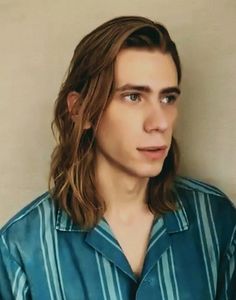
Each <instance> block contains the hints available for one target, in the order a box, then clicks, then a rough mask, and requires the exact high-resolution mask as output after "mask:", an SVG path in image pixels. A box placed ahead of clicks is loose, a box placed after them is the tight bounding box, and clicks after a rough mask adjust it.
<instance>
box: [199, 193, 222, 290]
mask: <svg viewBox="0 0 236 300" xmlns="http://www.w3.org/2000/svg"><path fill="white" fill-rule="evenodd" d="M199 199H200V209H201V217H202V220H203V228H204V233H205V237H206V242H207V245H208V247H207V253H208V257H209V258H212V260H213V263H211V264H210V266H209V269H211V273H212V275H213V284H214V291H216V284H217V265H218V264H217V258H216V254H215V249H214V242H213V240H212V235H211V231H210V224H209V219H208V216H207V212H206V211H207V208H206V203H205V201H204V200H205V197H204V195H203V194H199ZM210 249H211V250H212V251H211V253H210V252H209V251H210Z"/></svg>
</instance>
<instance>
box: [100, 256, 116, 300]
mask: <svg viewBox="0 0 236 300" xmlns="http://www.w3.org/2000/svg"><path fill="white" fill-rule="evenodd" d="M102 262H103V266H104V270H105V274H106V282H107V287H108V292H109V295H110V298H111V299H112V300H113V299H114V300H116V299H117V297H116V291H115V286H114V280H113V275H112V270H111V264H110V263H109V262H108V261H107V260H106V258H104V257H103V258H102Z"/></svg>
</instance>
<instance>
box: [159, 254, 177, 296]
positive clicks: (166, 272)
mask: <svg viewBox="0 0 236 300" xmlns="http://www.w3.org/2000/svg"><path fill="white" fill-rule="evenodd" d="M168 252H169V251H166V252H165V253H164V254H163V255H162V257H161V260H162V262H163V277H164V282H163V283H164V285H165V287H166V291H167V299H168V300H176V299H174V291H173V286H172V284H171V283H172V282H171V276H170V266H169V262H168Z"/></svg>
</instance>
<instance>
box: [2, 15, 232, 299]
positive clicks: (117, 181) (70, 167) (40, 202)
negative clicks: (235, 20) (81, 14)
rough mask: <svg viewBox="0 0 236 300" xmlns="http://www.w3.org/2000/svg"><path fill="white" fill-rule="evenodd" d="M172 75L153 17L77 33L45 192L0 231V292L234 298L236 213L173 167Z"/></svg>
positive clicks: (176, 69)
mask: <svg viewBox="0 0 236 300" xmlns="http://www.w3.org/2000/svg"><path fill="white" fill-rule="evenodd" d="M180 80H181V68H180V61H179V56H178V53H177V50H176V47H175V44H174V42H173V41H172V40H171V39H170V36H169V34H168V32H167V30H166V29H165V28H164V27H163V26H162V25H160V24H158V23H155V22H152V21H151V20H148V19H146V18H142V17H120V18H116V19H113V20H111V21H109V22H106V23H104V24H103V25H101V26H99V27H98V28H96V29H95V30H94V31H92V32H91V33H90V34H88V35H87V36H85V37H84V38H83V39H82V41H81V42H80V43H79V44H78V46H77V48H76V49H75V52H74V56H73V58H72V61H71V64H70V67H69V70H68V75H67V78H66V80H65V82H64V83H63V85H62V87H61V90H60V93H59V95H58V99H57V101H56V105H55V119H54V122H53V124H54V126H56V128H57V131H58V145H57V147H56V148H55V150H54V152H53V155H52V163H51V173H50V182H52V188H50V193H45V194H44V195H42V196H40V197H39V198H38V199H36V200H35V201H34V202H32V203H31V204H29V205H28V206H27V207H26V208H24V209H23V210H22V211H21V212H19V213H18V214H17V215H16V216H15V217H14V218H13V219H11V220H10V221H9V222H8V223H7V224H6V225H5V226H4V227H3V228H2V230H1V240H0V278H1V279H0V297H1V299H3V300H10V299H34V300H42V299H43V300H55V299H56V300H60V299H68V300H74V299H79V300H103V299H106V300H109V299H111V300H131V299H139V300H144V299H149V300H152V299H165V300H167V299H168V300H178V299H179V300H194V299H196V300H203V299H204V300H205V299H206V300H210V299H218V300H219V299H230V300H233V299H236V267H235V266H236V249H235V247H236V210H235V208H234V207H233V205H232V203H231V202H230V200H229V199H228V198H227V197H226V196H225V195H224V194H223V193H222V192H221V191H219V190H218V189H217V188H215V187H212V186H209V185H207V184H205V183H202V182H199V181H196V180H191V179H187V178H182V177H178V176H176V171H177V166H178V161H179V155H178V147H177V144H176V141H175V139H174V137H173V130H174V126H175V123H176V119H177V114H178V102H179V94H180V87H179V85H180Z"/></svg>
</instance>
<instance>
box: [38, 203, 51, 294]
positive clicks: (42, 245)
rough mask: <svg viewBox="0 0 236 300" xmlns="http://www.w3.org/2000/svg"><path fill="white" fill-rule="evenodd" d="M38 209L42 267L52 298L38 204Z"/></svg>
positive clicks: (41, 218) (41, 219)
mask: <svg viewBox="0 0 236 300" xmlns="http://www.w3.org/2000/svg"><path fill="white" fill-rule="evenodd" d="M38 211H39V219H40V226H39V232H40V243H41V249H42V254H43V260H44V268H45V272H46V276H47V284H48V289H49V293H50V297H51V299H53V293H52V287H51V279H50V276H49V272H48V264H47V259H46V253H45V245H44V242H43V217H42V213H41V207H40V206H38Z"/></svg>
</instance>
